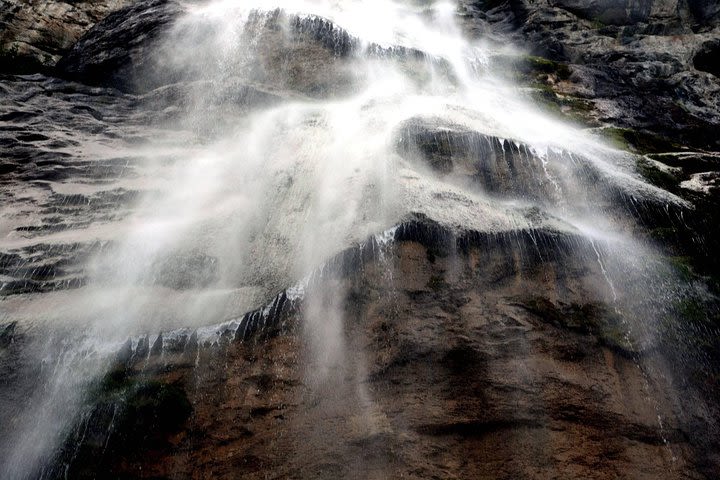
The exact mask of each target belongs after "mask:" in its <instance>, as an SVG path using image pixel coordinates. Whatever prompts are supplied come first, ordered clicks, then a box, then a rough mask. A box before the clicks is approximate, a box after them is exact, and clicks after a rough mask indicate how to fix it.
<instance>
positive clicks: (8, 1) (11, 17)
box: [0, 0, 132, 73]
mask: <svg viewBox="0 0 720 480" xmlns="http://www.w3.org/2000/svg"><path fill="white" fill-rule="evenodd" d="M131 1H132V0H95V1H79V2H78V1H67V2H63V1H58V0H43V1H38V0H0V72H5V73H8V72H9V73H30V72H37V71H42V70H46V69H48V68H50V67H52V66H54V65H55V63H56V62H57V61H58V60H59V59H60V57H61V56H62V55H63V54H64V53H65V52H66V51H68V50H69V49H70V48H71V47H72V46H73V44H74V43H75V42H76V41H77V40H78V39H79V38H80V37H81V36H82V35H83V34H84V33H85V32H87V31H88V30H89V29H90V28H91V27H92V26H93V25H94V24H95V23H97V22H98V21H99V20H101V19H102V18H103V17H105V16H106V15H107V14H108V13H110V12H112V11H114V10H117V9H118V8H121V7H123V6H125V5H128V4H130V3H131Z"/></svg>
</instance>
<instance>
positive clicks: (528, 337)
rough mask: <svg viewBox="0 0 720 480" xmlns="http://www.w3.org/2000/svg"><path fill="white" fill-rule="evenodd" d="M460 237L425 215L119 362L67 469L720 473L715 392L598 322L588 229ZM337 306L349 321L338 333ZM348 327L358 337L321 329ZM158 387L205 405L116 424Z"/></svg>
mask: <svg viewBox="0 0 720 480" xmlns="http://www.w3.org/2000/svg"><path fill="white" fill-rule="evenodd" d="M402 232H405V233H402ZM447 235H449V233H447V232H445V233H443V230H442V229H438V228H437V227H436V226H433V225H431V224H415V225H414V226H413V227H412V228H410V227H408V229H406V230H402V229H401V230H400V231H399V233H398V234H396V239H397V240H398V243H397V244H396V245H395V246H392V247H389V249H388V250H387V251H386V252H385V254H383V255H380V256H377V255H374V256H373V255H371V256H364V257H363V256H362V255H360V256H357V255H355V256H354V257H355V258H363V260H361V263H359V264H358V263H353V264H352V267H353V268H352V269H349V270H347V271H346V272H345V273H340V271H337V270H336V271H335V272H336V273H332V271H333V270H332V269H327V270H325V274H324V277H323V278H322V279H321V280H319V281H318V283H316V284H315V287H316V289H314V288H312V287H311V288H310V289H309V290H308V296H307V297H306V298H305V301H304V303H303V305H304V306H303V307H302V309H301V310H300V312H301V313H300V312H298V313H297V314H294V315H293V316H291V317H290V318H289V320H288V323H285V325H286V326H285V327H283V328H280V327H279V326H275V327H273V328H268V329H266V330H264V331H262V332H260V333H259V334H258V335H256V336H253V337H249V338H246V339H245V341H242V342H238V341H232V340H228V341H227V342H220V343H219V344H216V345H215V346H213V347H202V346H201V347H200V348H198V346H197V344H193V343H192V342H188V344H187V346H186V347H185V348H184V349H181V350H180V351H178V352H176V353H172V352H171V351H166V352H165V353H164V354H163V355H162V356H160V355H159V352H156V354H150V356H149V357H148V359H147V360H146V359H144V357H143V356H142V355H140V357H139V360H134V361H133V360H130V361H128V362H125V363H122V364H119V365H118V366H117V367H116V370H115V371H114V372H115V373H111V374H110V376H109V377H108V378H112V379H113V380H112V383H109V384H108V383H107V382H108V381H109V380H106V383H105V385H108V386H107V387H106V388H107V389H109V390H105V391H106V392H109V393H104V394H103V395H102V396H100V397H95V398H94V400H93V401H94V402H97V403H96V404H95V405H96V406H95V407H94V412H95V413H94V414H93V415H92V416H91V417H90V419H89V420H88V422H89V423H85V424H81V425H80V427H79V428H80V429H81V430H80V431H79V432H94V433H93V434H92V436H91V437H90V438H92V439H93V440H87V439H82V438H81V437H77V438H76V437H72V438H73V439H75V440H79V444H76V443H74V440H73V441H71V442H70V443H69V446H68V448H69V449H70V452H74V453H71V454H70V455H69V457H68V458H69V460H68V461H69V464H68V465H63V464H62V463H61V465H63V467H62V468H65V467H66V466H67V468H68V470H66V471H69V472H72V474H73V477H74V478H92V477H93V476H94V475H96V474H97V472H112V474H113V475H118V476H123V475H126V476H133V477H137V478H158V477H161V478H205V477H213V478H238V476H242V477H243V478H328V479H329V478H338V477H339V476H341V477H344V478H400V477H405V478H496V479H512V478H528V477H529V478H557V477H558V476H561V477H563V476H569V477H572V478H580V477H581V478H593V479H606V478H607V479H609V478H617V477H623V478H638V479H639V478H648V479H651V478H658V477H662V478H698V479H700V478H712V477H713V476H714V474H715V473H717V472H718V464H717V461H718V459H717V458H716V453H715V452H716V448H717V441H718V440H717V435H716V431H715V428H716V426H715V422H716V420H717V417H716V416H715V414H714V413H713V412H712V411H705V410H703V408H702V407H701V406H700V405H702V402H701V401H699V398H698V397H697V395H698V393H696V392H695V391H694V390H693V389H692V388H688V389H685V390H683V393H682V394H681V395H682V398H679V397H677V396H676V395H675V393H673V392H677V391H678V390H676V389H677V387H678V385H672V384H671V383H668V382H670V381H669V378H670V377H668V376H654V375H649V374H648V372H649V371H651V370H652V369H654V368H660V367H661V366H662V362H663V361H662V360H661V359H660V358H659V357H658V356H657V355H656V354H655V353H653V351H649V352H648V353H646V354H640V355H629V354H628V352H627V351H626V350H624V349H623V348H622V347H620V346H619V345H618V344H617V343H615V342H614V341H613V336H612V335H611V334H609V333H608V332H609V331H608V330H595V331H593V330H592V329H590V330H588V325H589V324H590V323H592V322H596V324H597V325H602V324H604V323H605V322H607V321H608V317H607V315H608V314H609V312H607V311H604V310H603V309H602V308H600V309H598V308H597V306H598V305H599V303H597V302H601V303H602V299H601V298H599V297H597V290H596V288H595V287H594V286H593V285H594V284H596V283H597V282H602V281H603V280H602V272H601V271H600V269H599V267H598V266H597V264H595V265H594V266H593V263H592V262H587V263H586V262H585V261H584V260H582V259H583V258H584V256H583V255H578V253H579V252H578V251H577V250H575V249H576V248H577V245H576V246H575V247H571V246H569V245H572V243H573V242H570V243H568V244H567V245H568V247H565V248H559V249H555V250H553V249H544V250H543V252H545V254H547V255H549V256H544V258H542V257H543V256H540V255H538V254H536V253H534V252H535V250H534V248H533V246H532V242H531V241H530V237H529V236H521V237H520V239H519V241H512V240H511V241H508V242H507V243H503V242H498V241H497V240H496V239H483V237H482V236H473V235H470V234H469V235H468V236H465V237H462V238H458V239H457V241H458V245H459V248H458V249H457V250H456V249H454V248H452V247H449V248H446V247H443V245H446V243H445V242H446V240H444V239H447V238H448V237H447ZM539 235H541V236H542V235H543V234H539ZM548 235H550V237H548V238H547V241H549V242H552V239H551V236H552V234H548ZM557 240H558V239H555V241H557ZM562 243H563V242H562V241H560V242H559V243H556V245H559V244H562ZM334 308H339V309H340V310H339V311H336V310H334ZM333 311H335V312H336V314H335V315H337V317H334V316H330V314H329V312H333ZM316 315H319V317H315V316H316ZM576 321H579V322H580V323H575V322H576ZM328 322H332V323H334V322H339V323H337V330H333V331H335V332H336V333H335V335H337V337H335V336H333V335H332V334H330V336H327V335H328V331H327V330H326V329H325V328H324V327H322V325H326V324H327V323H328ZM573 325H574V326H573ZM315 328H319V330H315ZM323 331H324V332H325V333H324V334H323V333H322V332H323ZM603 331H604V332H605V333H602V332H603ZM317 335H324V336H323V337H322V339H320V338H318V337H317ZM318 341H320V343H319V342H318ZM331 341H336V342H339V345H341V346H342V348H341V349H340V350H338V351H335V352H334V353H333V351H332V350H331V351H327V350H325V347H320V345H326V344H327V342H331ZM220 359H223V360H222V361H220ZM658 362H659V363H658ZM145 385H151V386H153V385H166V386H167V387H166V388H172V389H174V391H176V392H179V393H178V394H177V395H176V397H175V398H177V400H175V401H176V402H178V406H177V407H175V408H174V409H171V410H170V411H179V412H182V411H184V410H182V409H183V408H184V407H183V405H184V402H185V400H183V399H184V398H187V401H188V402H189V403H190V405H191V406H192V411H191V413H190V414H189V416H188V417H187V419H185V417H182V416H181V417H179V418H177V419H176V420H174V421H171V423H170V425H169V426H165V427H163V426H162V425H160V421H159V420H157V421H155V422H153V421H152V417H150V418H149V419H144V420H141V421H140V422H139V423H138V424H135V425H126V426H125V427H123V428H124V430H123V429H121V428H119V429H117V430H113V429H112V428H110V429H108V428H107V427H108V425H109V422H110V421H111V420H110V418H111V417H110V415H109V414H108V413H107V412H108V411H112V409H113V405H115V408H124V407H122V406H123V405H132V404H133V402H135V401H136V400H135V396H136V395H137V393H136V392H142V391H145V390H143V389H147V388H149V387H146V386H145ZM152 388H156V389H157V388H159V387H152ZM107 395H110V397H111V399H110V400H108V397H107ZM112 398H114V399H115V400H112ZM162 398H167V397H161V400H162ZM162 401H170V400H162ZM681 405H682V407H681ZM130 408H131V411H135V410H132V407H130ZM688 408H689V409H688ZM178 409H179V410H178ZM173 418H175V417H173ZM168 421H170V420H168ZM146 422H149V423H146ZM121 425H122V424H121ZM163 425H165V424H163ZM144 429H147V430H144ZM78 435H79V434H78ZM138 436H139V438H142V441H140V442H139V443H135V444H131V445H128V444H122V443H121V442H120V439H123V438H135V437H138ZM108 446H109V447H108ZM105 448H108V449H107V450H104V449H105ZM713 472H714V473H713Z"/></svg>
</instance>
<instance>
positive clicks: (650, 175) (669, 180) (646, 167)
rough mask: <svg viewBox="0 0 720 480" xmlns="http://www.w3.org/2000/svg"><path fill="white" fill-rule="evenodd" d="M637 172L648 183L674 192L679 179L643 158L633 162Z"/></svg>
mask: <svg viewBox="0 0 720 480" xmlns="http://www.w3.org/2000/svg"><path fill="white" fill-rule="evenodd" d="M635 166H636V169H637V172H638V173H639V174H640V175H642V176H643V178H644V179H645V180H647V181H648V183H651V184H652V185H655V186H656V187H660V188H662V189H665V190H667V191H669V192H676V191H677V190H678V188H679V185H680V180H679V179H678V178H677V177H676V176H675V175H673V174H672V173H669V172H665V171H663V170H661V169H659V168H658V167H656V166H655V165H653V164H652V163H651V162H648V161H647V160H645V159H642V158H641V159H639V160H638V161H637V163H636V164H635Z"/></svg>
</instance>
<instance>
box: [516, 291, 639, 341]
mask: <svg viewBox="0 0 720 480" xmlns="http://www.w3.org/2000/svg"><path fill="white" fill-rule="evenodd" d="M520 305H521V306H522V307H524V308H525V309H527V310H528V311H530V312H532V313H533V314H535V315H537V316H538V317H540V318H542V319H543V320H545V321H547V322H549V323H551V324H553V325H555V326H556V327H559V328H565V329H568V330H571V331H575V332H578V333H585V334H591V335H594V336H595V337H596V338H597V340H598V342H599V343H601V344H602V345H605V346H607V347H609V348H612V349H613V350H615V351H617V352H619V353H622V354H625V355H631V354H633V353H635V348H634V346H633V345H632V343H631V342H630V340H629V336H628V329H627V327H626V325H625V322H624V321H623V319H622V318H621V317H620V315H618V314H617V313H615V312H613V311H612V310H610V309H609V308H607V307H606V306H604V305H601V304H599V303H587V304H582V305H580V304H576V303H572V304H563V303H560V304H558V305H556V304H555V303H553V302H551V301H550V300H548V299H547V298H544V297H531V298H528V299H525V300H523V301H522V302H521V303H520Z"/></svg>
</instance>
